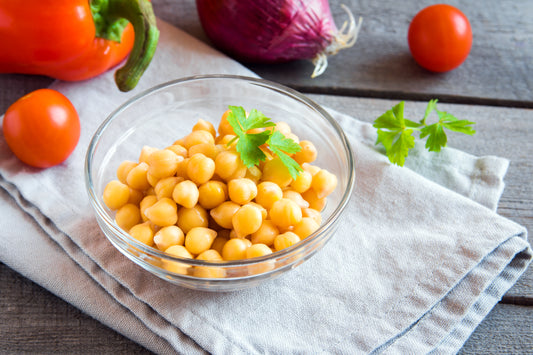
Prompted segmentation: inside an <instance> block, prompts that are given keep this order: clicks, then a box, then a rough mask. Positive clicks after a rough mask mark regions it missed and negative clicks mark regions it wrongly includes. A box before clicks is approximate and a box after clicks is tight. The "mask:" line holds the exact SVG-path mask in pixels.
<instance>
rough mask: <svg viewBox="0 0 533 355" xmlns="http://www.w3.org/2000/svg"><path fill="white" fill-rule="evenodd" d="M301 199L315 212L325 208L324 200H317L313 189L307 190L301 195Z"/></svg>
mask: <svg viewBox="0 0 533 355" xmlns="http://www.w3.org/2000/svg"><path fill="white" fill-rule="evenodd" d="M302 197H303V198H304V199H305V200H306V201H307V202H309V207H310V208H312V209H315V210H317V211H322V210H323V209H324V207H326V199H325V198H318V196H317V194H316V192H315V190H314V189H309V190H307V191H306V192H304V193H303V194H302Z"/></svg>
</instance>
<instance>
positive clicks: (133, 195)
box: [128, 187, 144, 206]
mask: <svg viewBox="0 0 533 355" xmlns="http://www.w3.org/2000/svg"><path fill="white" fill-rule="evenodd" d="M128 188H129V190H130V198H129V199H128V203H131V204H132V205H137V206H138V205H139V204H140V203H141V201H142V199H143V198H144V194H143V193H142V191H139V190H135V189H132V188H131V187H128Z"/></svg>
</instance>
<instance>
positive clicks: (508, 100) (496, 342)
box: [0, 0, 533, 354]
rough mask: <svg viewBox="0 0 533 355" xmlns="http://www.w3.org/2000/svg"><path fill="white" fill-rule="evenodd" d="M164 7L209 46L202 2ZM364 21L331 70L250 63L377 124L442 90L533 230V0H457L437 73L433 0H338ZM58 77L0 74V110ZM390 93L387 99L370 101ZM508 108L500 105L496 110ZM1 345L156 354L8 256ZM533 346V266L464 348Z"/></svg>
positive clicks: (163, 0)
mask: <svg viewBox="0 0 533 355" xmlns="http://www.w3.org/2000/svg"><path fill="white" fill-rule="evenodd" d="M152 3H153V4H154V8H155V12H156V15H157V16H158V17H159V18H160V19H163V20H165V21H167V22H169V23H171V24H173V25H175V26H177V27H180V28H181V29H183V30H184V31H186V32H188V33H190V34H191V35H193V36H195V37H197V38H199V39H200V40H202V41H205V42H207V43H209V40H208V39H207V37H206V36H205V33H204V32H203V30H202V27H201V25H200V23H199V21H198V14H197V12H196V7H195V2H194V1H193V0H152ZM330 3H331V8H332V12H333V15H334V18H335V20H336V23H337V24H339V25H340V24H341V23H342V21H344V20H345V19H346V16H345V14H344V13H343V10H342V9H341V8H340V6H339V5H340V3H344V4H346V5H347V6H348V7H349V8H350V9H351V10H352V11H353V13H354V15H355V16H362V17H363V18H364V23H363V28H362V31H361V33H360V37H359V40H358V42H357V43H356V45H355V46H354V47H353V48H350V49H347V50H344V51H342V52H340V53H339V54H338V55H337V56H335V57H331V58H330V61H329V62H330V63H329V64H330V66H329V68H328V70H327V71H326V72H325V73H324V74H323V75H322V76H320V77H319V78H316V79H311V78H310V77H309V75H310V73H311V71H312V65H311V64H310V63H309V62H308V61H297V62H292V63H286V64H280V65H269V66H265V65H251V64H247V66H248V67H249V68H250V69H252V70H254V71H255V72H257V73H258V74H259V75H261V76H262V77H264V78H266V79H269V80H273V81H277V82H280V83H282V84H286V85H288V86H291V87H293V88H296V89H297V90H300V91H302V92H305V93H309V94H311V95H310V96H311V98H313V99H314V100H316V101H317V102H318V103H320V104H323V105H325V106H328V107H331V108H334V109H337V110H338V111H341V112H345V113H348V114H351V115H353V116H354V117H356V118H358V119H360V120H363V121H368V122H370V121H372V120H374V119H375V117H377V116H378V115H379V114H381V113H382V112H383V111H384V110H385V109H387V108H390V107H391V106H392V105H393V104H395V103H396V102H397V101H399V100H414V101H413V102H409V103H408V104H407V105H406V110H407V111H408V112H409V113H413V116H414V115H416V114H417V113H418V112H420V111H421V110H423V107H424V106H425V103H423V102H416V101H423V100H427V99H429V98H438V99H439V100H440V101H441V102H448V104H443V105H442V107H441V109H447V110H449V111H450V112H453V113H454V114H455V115H456V116H458V117H461V118H465V119H469V120H472V121H476V122H477V125H476V129H477V131H478V132H477V133H476V135H475V136H474V138H471V137H466V136H462V135H458V134H451V135H449V139H450V140H449V142H450V143H449V144H450V146H452V147H455V148H458V149H462V150H464V151H466V152H468V153H471V154H475V155H497V156H501V157H505V158H507V159H509V160H510V167H509V170H508V173H507V175H506V178H505V182H506V188H505V190H504V193H503V195H502V198H501V201H500V204H499V208H498V213H499V214H501V215H502V216H505V217H507V218H510V219H512V220H514V221H515V222H517V223H519V224H521V225H524V226H525V227H526V228H527V229H528V231H529V232H531V231H532V230H533V184H532V183H531V176H533V161H532V158H531V157H532V156H533V142H532V140H531V139H530V138H531V137H532V135H533V120H532V117H533V110H531V108H533V61H532V60H531V58H533V21H531V14H533V0H522V1H513V0H501V1H498V0H490V1H484V2H480V1H475V0H468V1H458V0H454V1H448V2H447V3H449V4H451V5H455V6H457V7H459V8H460V9H461V10H462V11H463V12H464V13H465V14H466V15H467V16H468V17H469V19H470V21H471V24H472V28H473V31H474V43H473V48H472V52H471V53H470V56H469V58H468V59H467V60H466V62H465V63H464V64H463V65H462V66H461V67H460V68H458V69H456V70H454V71H452V72H449V73H444V74H434V73H430V72H427V71H425V70H424V69H422V68H420V67H419V66H418V65H417V64H416V63H415V62H414V61H413V59H412V58H411V56H410V54H409V51H408V47H407V41H406V35H407V28H408V25H409V22H410V20H411V18H412V17H413V16H414V15H415V14H416V12H417V11H419V10H420V9H422V8H423V7H425V6H428V5H430V4H433V3H436V2H435V1H429V0H413V1H408V2H398V1H394V0H385V1H379V2H376V1H370V0H359V1H356V0H345V1H342V2H341V1H339V0H332V1H330ZM52 81H53V80H52V79H50V78H45V77H40V76H29V75H16V74H9V75H0V112H4V111H5V110H6V109H7V107H8V106H9V105H10V104H11V103H12V102H14V101H15V100H16V99H18V98H20V97H21V96H23V95H24V94H26V93H28V92H30V91H33V90H35V89H38V88H41V87H47V86H48V85H49V84H50V83H52ZM369 98H381V99H377V100H376V99H369ZM494 106H502V107H494ZM0 334H1V335H2V336H1V337H0V353H40V354H52V353H69V354H71V353H72V354H74V353H77V354H96V353H98V354H116V353H125V354H126V353H127V354H149V353H150V352H149V351H147V350H146V349H144V348H143V347H141V346H139V345H137V344H136V343H134V342H132V341H131V340H129V339H126V338H125V337H123V336H122V335H120V334H118V333H116V332H115V331H113V330H111V329H109V328H108V327H106V326H105V325H103V324H101V323H100V322H98V321H96V320H94V319H93V318H91V317H90V316H89V315H86V314H84V313H83V312H81V311H79V310H78V309H76V308H75V307H73V306H71V305H70V304H68V303H66V302H64V301H63V300H61V299H59V298H58V297H56V296H55V295H53V294H51V293H50V292H48V291H47V290H45V289H43V288H42V287H40V286H39V285H37V284H35V283H33V282H32V281H30V280H28V279H26V278H24V277H22V276H21V275H19V274H18V273H16V272H15V271H13V270H11V269H10V268H8V267H7V266H6V265H4V264H2V263H0ZM525 353H533V269H532V268H531V267H530V268H529V269H528V270H527V271H526V272H525V274H524V275H523V276H522V277H521V278H520V280H519V281H518V282H517V283H516V284H515V285H514V286H513V287H512V288H511V289H510V290H509V292H508V293H507V294H506V295H505V296H504V299H503V300H502V302H501V303H499V304H498V305H496V307H495V308H494V309H493V310H492V311H491V313H490V314H489V315H488V317H487V318H486V319H485V320H484V321H483V322H482V323H481V324H480V326H479V327H478V328H477V329H476V330H475V332H474V333H473V334H472V336H471V337H470V339H469V340H468V341H467V343H466V344H465V346H464V348H463V349H461V351H460V354H525Z"/></svg>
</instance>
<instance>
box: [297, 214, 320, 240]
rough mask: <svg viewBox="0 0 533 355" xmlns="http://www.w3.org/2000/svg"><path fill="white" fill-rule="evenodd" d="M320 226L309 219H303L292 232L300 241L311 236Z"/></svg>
mask: <svg viewBox="0 0 533 355" xmlns="http://www.w3.org/2000/svg"><path fill="white" fill-rule="evenodd" d="M319 227H320V225H319V224H318V223H316V221H315V220H314V219H313V218H311V217H303V218H302V220H301V221H300V223H298V224H296V225H295V226H294V229H293V230H292V231H293V232H294V233H295V234H296V235H298V237H300V239H305V238H307V237H309V236H310V235H311V234H313V233H314V232H315V231H316V230H317V229H318V228H319Z"/></svg>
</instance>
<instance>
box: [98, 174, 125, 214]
mask: <svg viewBox="0 0 533 355" xmlns="http://www.w3.org/2000/svg"><path fill="white" fill-rule="evenodd" d="M129 198H130V189H129V187H128V186H127V185H125V184H123V183H121V182H120V181H118V180H112V181H110V182H109V183H107V185H106V187H105V188H104V193H103V200H104V203H105V205H106V206H107V207H109V208H110V209H112V210H118V209H119V208H120V207H122V206H124V205H125V204H126V203H128V200H129Z"/></svg>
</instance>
